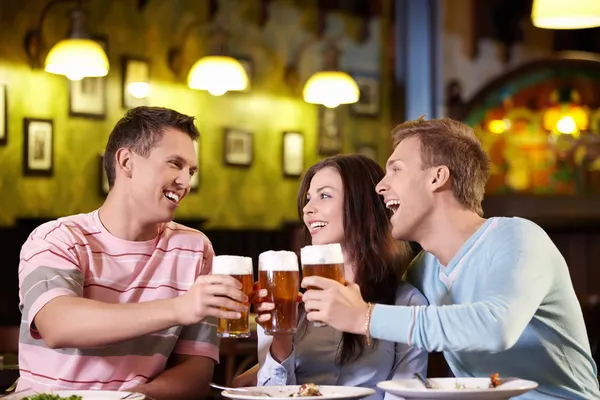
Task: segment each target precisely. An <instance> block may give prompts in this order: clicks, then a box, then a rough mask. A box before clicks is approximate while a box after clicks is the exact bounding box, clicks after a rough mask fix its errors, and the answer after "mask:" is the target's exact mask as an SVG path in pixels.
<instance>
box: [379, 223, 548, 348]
mask: <svg viewBox="0 0 600 400" xmlns="http://www.w3.org/2000/svg"><path fill="white" fill-rule="evenodd" d="M487 240H489V241H490V242H488V243H489V244H486V246H488V249H489V253H488V258H487V260H490V261H488V262H489V266H488V265H486V266H484V268H481V269H479V270H478V271H468V270H463V271H462V272H461V273H462V274H479V275H478V276H476V277H475V278H474V279H473V282H474V283H473V284H474V285H476V288H477V290H478V291H479V292H480V293H483V294H484V296H485V298H484V299H483V300H481V301H477V302H474V303H470V304H456V305H449V306H441V307H438V306H426V307H390V306H385V305H377V306H375V307H374V309H373V314H372V318H371V325H370V327H371V335H373V337H377V338H380V339H387V340H393V341H396V342H400V343H408V344H410V345H414V346H417V347H419V348H424V349H426V350H427V351H429V352H432V351H445V350H449V351H486V352H499V351H503V350H506V349H509V348H510V347H512V346H513V345H514V344H515V343H516V341H517V340H518V339H519V337H520V336H521V334H522V333H523V331H524V330H525V328H526V326H527V324H528V323H529V321H530V320H531V318H532V317H533V315H534V314H535V312H536V311H537V309H538V308H539V306H540V304H541V303H542V301H543V299H544V297H545V296H546V295H547V294H548V291H549V289H550V285H551V283H552V281H553V279H554V278H553V276H554V271H553V268H552V262H553V261H552V255H553V254H554V253H555V251H556V249H555V248H553V245H552V243H551V241H550V239H548V238H547V236H546V235H545V234H544V233H543V232H541V231H540V229H539V228H538V227H536V226H533V225H532V224H529V223H521V224H519V225H518V226H516V227H515V228H514V229H505V230H503V231H502V232H497V234H496V235H495V236H494V237H493V238H489V239H487Z"/></svg>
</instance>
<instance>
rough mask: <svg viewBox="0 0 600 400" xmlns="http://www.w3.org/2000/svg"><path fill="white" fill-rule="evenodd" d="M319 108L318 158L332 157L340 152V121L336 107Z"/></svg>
mask: <svg viewBox="0 0 600 400" xmlns="http://www.w3.org/2000/svg"><path fill="white" fill-rule="evenodd" d="M318 107H319V115H318V121H319V122H318V123H319V127H318V153H319V155H320V156H333V155H336V154H339V153H341V151H342V140H343V139H342V138H343V132H342V120H341V116H340V110H339V108H338V107H335V108H328V107H325V106H318Z"/></svg>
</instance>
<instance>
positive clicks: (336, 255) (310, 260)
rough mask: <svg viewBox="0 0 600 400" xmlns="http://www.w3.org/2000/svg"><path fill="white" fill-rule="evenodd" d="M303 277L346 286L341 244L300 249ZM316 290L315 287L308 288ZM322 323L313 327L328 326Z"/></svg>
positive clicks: (314, 324)
mask: <svg viewBox="0 0 600 400" xmlns="http://www.w3.org/2000/svg"><path fill="white" fill-rule="evenodd" d="M300 259H301V261H302V275H303V276H315V275H316V276H321V277H323V278H328V279H333V280H334V281H338V282H339V283H341V284H342V285H345V284H346V279H345V278H344V276H345V274H344V256H343V255H342V246H341V245H340V244H339V243H332V244H322V245H311V246H305V247H303V248H302V249H300ZM307 289H308V290H311V289H312V290H315V289H317V288H315V287H308V288H307ZM326 325H327V324H324V323H322V322H316V321H315V322H313V326H316V327H321V326H326Z"/></svg>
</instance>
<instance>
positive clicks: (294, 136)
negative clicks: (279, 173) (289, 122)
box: [281, 132, 304, 178]
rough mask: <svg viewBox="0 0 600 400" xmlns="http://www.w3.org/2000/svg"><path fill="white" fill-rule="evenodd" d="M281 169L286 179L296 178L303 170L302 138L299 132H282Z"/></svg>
mask: <svg viewBox="0 0 600 400" xmlns="http://www.w3.org/2000/svg"><path fill="white" fill-rule="evenodd" d="M281 154H282V169H283V176H284V177H286V178H298V177H299V176H300V175H302V171H303V170H304V136H303V135H302V134H301V133H300V132H283V146H282V153H281Z"/></svg>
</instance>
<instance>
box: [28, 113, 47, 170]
mask: <svg viewBox="0 0 600 400" xmlns="http://www.w3.org/2000/svg"><path fill="white" fill-rule="evenodd" d="M23 131H24V133H25V137H24V141H23V175H30V176H52V173H53V169H54V125H53V122H52V120H49V119H34V118H25V119H24V120H23Z"/></svg>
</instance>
